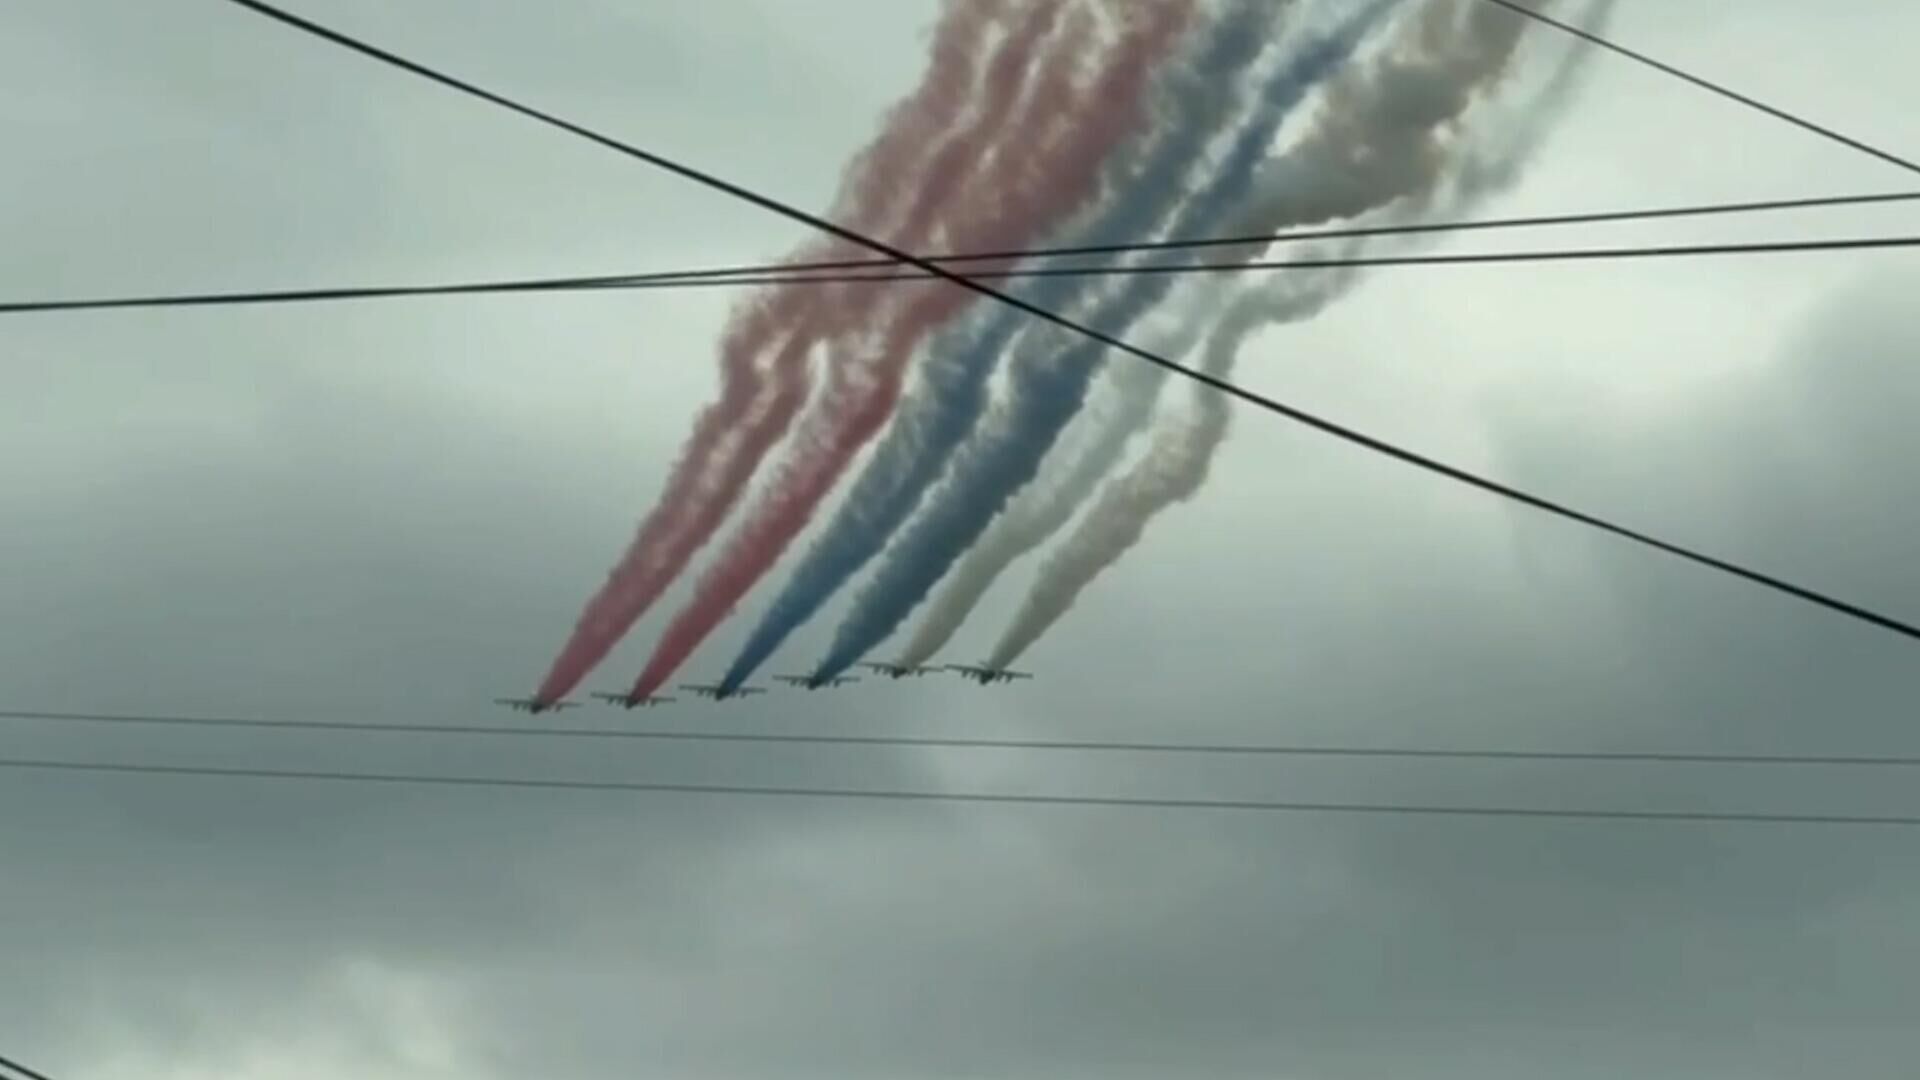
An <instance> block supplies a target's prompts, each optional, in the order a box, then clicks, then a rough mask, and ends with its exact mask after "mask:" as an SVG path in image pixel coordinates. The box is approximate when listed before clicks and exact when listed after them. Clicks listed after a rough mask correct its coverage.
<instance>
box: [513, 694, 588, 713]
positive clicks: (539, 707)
mask: <svg viewBox="0 0 1920 1080" xmlns="http://www.w3.org/2000/svg"><path fill="white" fill-rule="evenodd" d="M493 703H494V704H495V705H505V706H506V707H507V708H509V709H512V710H513V711H515V712H523V713H533V714H534V715H536V716H538V715H539V714H541V713H543V712H549V711H551V712H558V711H560V710H561V709H577V708H579V707H580V703H579V702H577V701H541V700H540V699H539V698H506V697H503V698H494V699H493Z"/></svg>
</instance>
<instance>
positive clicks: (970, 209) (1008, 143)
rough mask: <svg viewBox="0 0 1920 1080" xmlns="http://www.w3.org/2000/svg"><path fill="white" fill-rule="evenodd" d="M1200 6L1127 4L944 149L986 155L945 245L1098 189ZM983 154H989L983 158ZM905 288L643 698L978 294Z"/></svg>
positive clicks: (1067, 210) (712, 621)
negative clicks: (1107, 45) (1123, 15)
mask: <svg viewBox="0 0 1920 1080" xmlns="http://www.w3.org/2000/svg"><path fill="white" fill-rule="evenodd" d="M1143 10H1144V11H1145V12H1146V13H1145V14H1142V11H1143ZM1192 13H1193V6H1192V3H1191V2H1189V0H1180V2H1172V0H1162V2H1160V3H1156V4H1154V5H1151V7H1148V6H1146V5H1141V6H1140V7H1135V8H1131V9H1129V10H1128V12H1127V16H1128V17H1129V20H1130V25H1129V27H1128V29H1127V31H1126V33H1125V36H1124V37H1123V39H1122V41H1121V42H1120V44H1119V45H1118V46H1116V47H1115V48H1114V49H1113V50H1112V51H1111V52H1110V54H1109V55H1108V56H1107V57H1105V58H1104V59H1103V61H1102V65H1101V70H1100V72H1099V77H1098V78H1097V79H1094V80H1092V81H1091V82H1087V81H1077V80H1076V79H1075V75H1076V74H1077V72H1076V71H1075V70H1074V65H1072V64H1070V63H1063V64H1059V65H1057V66H1056V67H1054V68H1053V69H1052V70H1051V71H1050V72H1049V74H1048V75H1047V76H1046V77H1045V78H1043V79H1042V80H1041V81H1040V83H1039V84H1038V85H1037V86H1035V87H1034V89H1033V92H1032V93H1031V94H1030V95H1029V97H1028V101H1027V107H1026V109H1025V110H1024V111H1023V114H1022V115H1021V116H1020V117H1019V118H1017V119H1016V121H1015V122H1014V123H1013V125H1012V126H1011V129H1010V130H1003V131H1000V132H992V131H983V132H981V135H982V137H983V139H984V140H989V141H985V142H983V143H982V144H981V145H979V146H967V147H961V146H959V145H958V143H956V144H953V145H950V147H949V149H950V150H954V151H955V152H956V156H959V155H960V154H961V153H964V154H965V155H966V156H970V157H975V158H981V157H985V158H986V163H985V166H984V168H983V171H982V172H981V173H979V174H977V175H974V176H971V177H969V178H967V187H966V189H965V193H964V194H963V195H962V196H961V198H960V199H959V200H958V202H957V204H956V205H953V206H941V207H938V208H939V209H940V210H941V211H943V212H944V213H945V214H946V215H947V218H946V220H945V221H943V222H940V223H938V224H937V225H936V226H935V228H936V229H937V230H941V231H943V232H944V234H945V235H946V237H947V238H948V240H949V245H948V246H954V247H966V248H972V249H975V250H1002V249H1017V248H1020V247H1023V246H1027V245H1028V244H1030V243H1032V242H1033V241H1034V239H1035V238H1037V237H1038V236H1039V235H1040V234H1041V233H1042V232H1043V231H1044V230H1046V229H1047V228H1048V227H1050V226H1052V225H1053V224H1055V223H1056V222H1058V221H1060V220H1062V219H1064V218H1065V217H1067V216H1068V215H1069V214H1071V213H1073V212H1074V211H1075V210H1077V209H1079V208H1080V207H1081V206H1082V205H1084V204H1085V203H1086V202H1087V201H1088V200H1089V199H1091V198H1092V197H1093V196H1094V195H1095V194H1097V186H1098V185H1097V184H1096V183H1095V181H1096V179H1097V177H1098V175H1099V172H1100V167H1101V165H1102V164H1103V163H1104V162H1105V161H1106V159H1107V157H1108V155H1109V154H1111V153H1112V152H1113V151H1114V149H1115V148H1116V147H1117V146H1118V145H1119V143H1120V142H1121V140H1122V139H1123V138H1125V137H1126V136H1127V134H1128V133H1129V132H1131V131H1132V130H1134V128H1135V127H1136V125H1137V123H1138V121H1139V118H1140V113H1141V111H1142V106H1143V104H1144V97H1145V90H1146V82H1147V77H1148V75H1149V74H1150V72H1151V69H1152V66H1153V64H1154V62H1155V61H1156V60H1158V59H1160V58H1161V57H1162V56H1163V55H1164V54H1165V53H1166V52H1167V51H1169V50H1170V49H1171V47H1172V46H1173V44H1174V43H1175V42H1176V41H1177V40H1178V38H1179V36H1180V34H1181V32H1182V31H1183V30H1184V29H1185V27H1186V24H1187V22H1188V20H1189V19H1190V18H1191V16H1192ZM1071 36H1072V35H1068V37H1071ZM995 143H997V148H996V147H995ZM989 149H993V150H994V152H993V153H992V154H991V155H990V156H986V153H985V152H986V151H988V150H989ZM943 156H944V155H943ZM963 160H964V158H963ZM934 177H935V179H936V181H937V180H938V179H939V174H937V173H935V174H934ZM945 186H951V185H945ZM906 295H911V296H912V299H911V301H905V302H902V303H901V305H900V306H899V307H897V308H895V309H894V310H892V311H891V312H889V314H890V315H891V318H890V320H889V321H888V323H887V324H886V331H885V335H884V339H883V341H882V342H879V343H874V344H869V343H867V342H859V343H856V345H855V347H856V348H859V349H860V355H856V356H854V357H850V358H848V361H847V362H846V363H844V364H842V365H839V366H836V367H835V368H834V369H833V379H832V382H831V383H830V385H829V386H828V388H827V392H826V395H825V397H824V398H823V400H822V401H821V402H820V404H819V405H818V406H817V407H816V408H815V410H814V412H813V413H812V414H810V415H809V417H808V420H807V424H806V426H805V428H804V429H803V430H802V433H801V438H800V440H799V442H798V444H797V445H796V446H795V448H794V450H793V453H792V456H791V457H790V458H789V459H788V460H787V461H786V462H785V463H783V465H782V467H781V471H780V473H779V475H778V476H777V477H776V478H775V482H774V484H773V486H772V487H771V488H770V489H769V490H768V492H767V494H766V495H765V496H764V497H763V498H762V500H761V502H760V504H759V505H758V506H756V507H755V508H754V512H753V514H752V516H751V517H750V518H749V519H748V520H747V521H746V522H745V523H743V524H742V526H741V528H740V531H739V532H738V533H737V534H735V536H734V537H733V538H732V540H730V541H729V542H728V544H727V547H726V549H725V550H724V551H723V552H722V553H721V555H720V558H719V560H718V561H717V562H716V563H715V564H714V566H713V567H712V568H710V569H709V570H708V571H707V573H705V574H704V575H702V577H701V579H700V583H699V586H698V588H697V590H696V592H695V595H694V597H693V599H692V600H691V601H690V602H689V604H688V606H687V607H686V608H685V609H683V610H682V611H681V612H680V614H679V615H678V616H677V617H676V618H675V619H674V621H673V623H672V624H671V625H669V626H668V628H667V631H666V633H665V634H664V635H663V636H662V638H661V641H660V644H659V645H658V646H657V647H656V648H655V650H654V654H653V657H652V659H651V660H649V662H648V664H647V667H646V669H645V671H644V672H643V673H642V674H641V676H640V678H639V680H638V681H637V682H636V683H635V684H634V689H635V692H636V693H639V694H651V693H653V692H654V690H656V689H658V688H659V687H660V686H661V685H662V684H663V683H665V682H666V680H667V679H668V678H669V677H671V676H672V674H673V672H674V671H676V670H677V669H678V668H679V667H680V665H681V664H682V663H684V662H685V660H686V658H687V656H688V655H690V654H691V653H692V651H693V650H694V648H696V647H697V646H698V645H699V644H700V642H701V641H702V640H703V639H704V638H705V637H706V636H707V634H708V633H710V632H712V630H713V628H714V627H715V626H717V625H719V623H720V621H721V620H722V619H724V618H726V617H727V615H728V614H730V613H731V612H732V610H733V608H734V605H736V604H737V603H739V601H740V598H741V597H743V596H745V595H746V593H747V590H749V589H750V588H752V587H753V585H754V583H755V582H757V581H758V580H759V579H760V578H761V577H762V576H764V575H765V574H766V572H767V571H768V570H769V569H771V568H772V567H773V564H774V563H775V562H776V561H778V559H779V558H780V555H781V554H782V553H783V552H784V551H785V550H786V548H787V545H788V544H790V543H792V541H793V539H794V537H796V536H798V535H799V534H800V532H801V531H802V530H803V529H805V528H806V525H807V523H808V522H809V520H811V518H812V516H813V512H814V510H815V508H816V507H818V506H819V504H820V500H821V499H822V498H824V497H825V495H826V493H827V492H828V491H829V490H831V489H832V487H833V484H834V482H835V481H836V480H838V479H839V477H840V475H841V473H843V472H844V471H845V470H846V468H847V465H848V464H849V463H850V462H851V461H852V459H853V457H854V455H855V454H857V453H858V452H859V450H860V448H861V447H862V446H864V445H866V443H867V442H868V441H869V440H871V439H872V438H873V437H874V435H876V434H877V433H878V432H879V431H880V429H881V427H883V426H884V425H885V423H886V421H887V420H888V418H889V417H891V416H892V414H893V408H894V405H895V403H896V402H897V401H898V400H899V397H900V386H901V382H902V380H903V379H904V377H905V373H906V368H907V361H908V359H909V358H910V357H911V356H912V354H913V351H914V349H915V347H916V346H918V344H919V343H920V341H921V340H922V339H923V338H925V337H926V336H927V335H928V334H929V333H930V332H931V331H932V330H933V329H934V328H936V327H937V326H939V325H940V324H941V323H943V322H944V321H946V320H947V319H949V318H951V317H953V316H954V315H955V314H956V313H958V312H959V311H960V310H961V308H962V307H964V306H965V305H966V304H967V303H969V302H970V301H972V300H973V299H974V297H973V294H971V293H969V292H966V291H964V290H962V289H958V288H955V287H953V286H951V285H948V284H945V283H940V282H935V283H932V284H930V285H927V286H922V287H918V288H917V289H916V291H915V292H914V293H911V294H906ZM876 345H877V347H876ZM862 346H865V347H862Z"/></svg>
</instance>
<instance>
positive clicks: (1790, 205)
mask: <svg viewBox="0 0 1920 1080" xmlns="http://www.w3.org/2000/svg"><path fill="white" fill-rule="evenodd" d="M1916 200H1920V192H1887V193H1878V194H1862V195H1832V196H1814V197H1809V198H1799V199H1768V200H1760V201H1751V202H1736V203H1706V204H1695V205H1691V206H1673V207H1657V208H1650V209H1643V210H1610V211H1596V212H1587V213H1577V214H1545V215H1533V216H1529V217H1515V218H1492V219H1486V220H1480V221H1448V222H1427V223H1415V224H1405V225H1376V226H1358V227H1353V228H1338V229H1317V230H1306V231H1295V232H1283V233H1261V234H1255V235H1244V236H1225V237H1207V238H1200V239H1188V240H1156V241H1144V242H1140V243H1130V244H1098V245H1083V246H1079V247H1056V248H1036V249H1031V250H1024V251H994V252H971V253H957V254H941V255H925V256H924V258H926V259H927V260H928V261H929V262H936V263H941V264H945V265H949V266H951V265H963V264H969V263H977V262H1008V261H1015V260H1024V259H1040V258H1046V259H1058V258H1072V257H1090V256H1095V255H1113V254H1127V253H1132V252H1141V251H1174V250H1204V249H1208V248H1220V247H1248V246H1253V245H1259V244H1291V243H1301V242H1306V241H1316V240H1337V239H1350V238H1364V237H1377V236H1401V235H1413V234H1435V233H1468V232H1482V231H1491V230H1502V229H1523V228H1556V227H1564V226H1570V225H1593V224H1612V223H1620V222H1630V221H1656V220H1667V219H1674V218H1685V217H1711V216H1729V215H1737V214H1759V213H1774V212H1779V211H1788V210H1808V209H1822V208H1835V207H1844V206H1871V205H1882V204H1889V203H1900V202H1913V201H1916ZM1813 243H1815V244H1845V243H1847V242H1846V241H1826V242H1821V241H1815V242H1813ZM1881 246H1909V245H1901V244H1887V245H1881ZM1775 249H1776V248H1775V247H1774V245H1766V246H1765V247H1763V248H1762V249H1761V250H1762V251H1764V250H1775ZM1834 249H1835V248H1832V247H1801V248H1796V249H1792V250H1834ZM1614 251H1615V253H1614V254H1611V255H1603V254H1577V255H1570V256H1566V257H1567V258H1574V259H1579V258H1586V259H1592V258H1609V257H1611V258H1630V257H1635V256H1636V255H1641V254H1644V253H1643V252H1641V251H1640V250H1638V249H1614ZM1734 253H1735V252H1732V251H1722V250H1705V249H1702V250H1689V251H1677V250H1676V251H1668V252H1665V254H1668V255H1673V254H1689V255H1716V254H1734ZM1753 253H1760V252H1758V251H1756V252H1753ZM1535 258H1538V256H1535ZM1434 261H1435V257H1433V256H1426V257H1422V258H1421V259H1420V261H1419V262H1415V261H1411V260H1408V259H1400V260H1397V261H1378V260H1375V261H1366V262H1360V261H1357V260H1351V259H1348V260H1325V259H1323V260H1306V261H1288V262H1273V261H1268V262H1260V263H1253V264H1248V263H1236V264H1232V265H1217V264H1216V265H1209V264H1191V265H1186V266H1175V267H1170V268H1169V267H1155V268H1138V267H1112V266H1076V267H1046V268H1035V267H1026V268H1021V267H1014V268H1009V269H1005V270H999V271H985V272H983V271H974V272H972V273H970V274H969V275H968V276H969V277H972V278H974V279H976V280H980V279H986V278H993V279H998V280H1005V279H1009V278H1024V277H1043V276H1064V275H1086V276H1098V275H1121V274H1128V273H1186V272H1209V271H1212V272H1223V271H1224V272H1246V271H1250V270H1279V269H1302V268H1308V267H1332V266H1362V265H1364V266H1382V265H1394V266H1408V265H1419V264H1420V263H1423V262H1424V263H1432V262H1434ZM1470 261H1476V262H1503V261H1518V260H1514V259H1510V258H1508V257H1507V256H1506V255H1505V254H1504V253H1494V254H1485V255H1477V256H1472V257H1471V259H1470ZM900 265H901V263H900V262H899V260H896V259H890V258H881V259H839V260H832V261H823V262H801V263H755V264H749V265H742V266H721V267H703V268H698V269H689V270H661V271H649V272H643V273H632V274H601V275H584V276H569V277H543V278H510V279H504V280H494V281H469V282H456V283H442V284H426V285H374V286H330V287H321V288H309V289H279V290H252V291H245V292H210V293H176V294H156V295H147V296H113V297H78V298H73V299H66V300H24V301H7V302H0V315H18V314H29V313H46V312H70V311H103V310H118V309H128V308H169V307H221V306H237V305H256V304H292V303H316V302H334V301H345V300H377V299H399V298H411V297H427V296H464V295H497V294H501V293H522V292H575V291H581V290H588V291H598V290H604V289H683V288H697V287H721V288H738V287H743V286H758V285H774V284H777V285H796V284H808V283H814V284H838V283H846V282H855V281H918V280H927V279H929V278H931V277H933V276H934V275H931V274H928V273H926V272H924V271H915V272H911V273H905V274H897V275H893V276H881V275H865V276H854V275H855V273H856V272H863V271H870V270H883V269H888V268H893V267H898V266H900Z"/></svg>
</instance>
